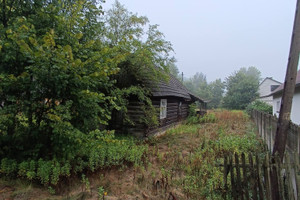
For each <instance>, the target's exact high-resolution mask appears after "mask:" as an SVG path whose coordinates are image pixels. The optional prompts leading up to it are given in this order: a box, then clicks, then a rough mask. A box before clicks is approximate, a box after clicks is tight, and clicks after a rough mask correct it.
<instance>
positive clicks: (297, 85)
mask: <svg viewBox="0 0 300 200" xmlns="http://www.w3.org/2000/svg"><path fill="white" fill-rule="evenodd" d="M299 86H300V70H298V72H297V77H296V86H295V87H299ZM283 87H284V83H283V84H281V85H280V86H279V87H278V88H277V89H276V90H275V91H274V92H272V93H271V95H274V94H278V93H281V92H282V90H283Z"/></svg>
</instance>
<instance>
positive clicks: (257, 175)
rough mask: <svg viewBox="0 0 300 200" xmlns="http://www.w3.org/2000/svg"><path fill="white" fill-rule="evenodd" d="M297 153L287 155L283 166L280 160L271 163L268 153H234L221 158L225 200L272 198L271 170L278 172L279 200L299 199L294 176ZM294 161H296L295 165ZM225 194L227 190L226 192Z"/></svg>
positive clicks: (299, 195)
mask: <svg viewBox="0 0 300 200" xmlns="http://www.w3.org/2000/svg"><path fill="white" fill-rule="evenodd" d="M298 159H299V157H298V154H293V155H292V157H291V156H290V154H286V157H285V163H284V164H281V162H280V160H279V158H278V159H275V163H272V161H271V159H270V156H269V154H267V155H251V154H247V155H245V154H241V155H238V154H234V155H229V156H225V157H224V191H226V192H225V193H224V196H223V198H224V199H234V200H239V199H241V200H244V199H245V200H249V199H253V200H264V199H267V200H269V199H272V197H271V195H272V193H271V178H270V177H271V171H272V170H273V169H274V167H275V168H276V172H278V177H279V179H278V185H279V191H280V195H281V196H280V199H282V200H295V199H300V193H299V191H300V190H299V185H298V183H300V182H299V181H297V180H296V181H295V179H294V177H299V176H295V173H296V172H298V171H299V165H297V164H295V163H299V160H298ZM294 161H295V162H294ZM279 173H280V174H279ZM228 191H230V192H229V193H228Z"/></svg>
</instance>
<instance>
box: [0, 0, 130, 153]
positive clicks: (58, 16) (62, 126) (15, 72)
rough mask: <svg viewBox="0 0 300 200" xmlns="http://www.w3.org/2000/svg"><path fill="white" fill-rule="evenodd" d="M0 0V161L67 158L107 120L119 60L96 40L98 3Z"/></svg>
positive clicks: (89, 0) (99, 25)
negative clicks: (81, 138)
mask: <svg viewBox="0 0 300 200" xmlns="http://www.w3.org/2000/svg"><path fill="white" fill-rule="evenodd" d="M0 2H1V8H0V16H1V18H0V79H1V81H0V102H1V109H0V118H1V120H0V131H1V132H0V147H1V148H0V149H1V150H0V157H4V156H6V157H12V158H17V159H20V158H26V157H31V158H39V157H45V156H47V157H49V158H51V157H66V156H68V153H70V152H71V151H73V150H75V149H73V148H75V147H74V144H77V143H78V142H79V141H80V140H79V139H78V138H76V137H75V136H76V135H77V137H79V136H78V134H79V135H80V134H87V133H89V132H90V131H93V130H96V129H98V128H100V127H101V126H103V125H106V124H107V123H108V121H109V119H110V115H111V111H112V109H113V108H116V107H117V106H116V104H115V100H116V99H115V97H114V96H113V94H112V91H113V90H112V89H113V88H114V81H113V80H112V79H111V76H112V75H114V74H116V73H117V72H118V71H119V68H118V66H117V64H118V63H120V62H121V61H122V59H123V58H124V56H123V55H122V54H120V53H119V52H118V53H116V52H117V48H118V47H110V46H108V45H106V44H105V43H103V42H102V41H101V40H100V38H99V35H100V34H101V31H102V29H103V26H102V23H100V22H99V21H98V20H97V17H98V16H99V15H100V14H101V13H102V10H101V7H99V3H101V2H99V1H98V2H97V1H94V0H52V1H51V0H31V1H19V0H1V1H0ZM62 149H64V151H63V150H62ZM68 149H69V150H68Z"/></svg>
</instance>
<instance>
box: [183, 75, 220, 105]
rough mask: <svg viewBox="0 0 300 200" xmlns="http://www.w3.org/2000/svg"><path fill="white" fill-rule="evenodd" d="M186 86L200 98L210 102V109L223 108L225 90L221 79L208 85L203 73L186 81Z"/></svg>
mask: <svg viewBox="0 0 300 200" xmlns="http://www.w3.org/2000/svg"><path fill="white" fill-rule="evenodd" d="M184 85H185V86H186V87H187V88H188V89H189V90H190V91H192V92H193V93H194V94H196V95H198V96H199V97H200V98H202V99H205V100H208V101H209V103H208V108H219V107H220V106H221V101H222V98H223V94H224V89H225V86H224V83H223V82H222V81H221V79H216V80H215V81H213V82H211V83H208V82H207V80H206V76H205V75H204V74H203V73H196V74H195V75H194V76H193V77H191V78H189V79H188V80H186V81H184Z"/></svg>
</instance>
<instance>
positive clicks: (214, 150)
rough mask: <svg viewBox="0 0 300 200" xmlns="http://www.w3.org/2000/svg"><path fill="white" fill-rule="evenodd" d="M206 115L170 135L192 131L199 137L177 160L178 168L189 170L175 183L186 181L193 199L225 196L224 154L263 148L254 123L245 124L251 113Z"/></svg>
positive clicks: (171, 132)
mask: <svg viewBox="0 0 300 200" xmlns="http://www.w3.org/2000/svg"><path fill="white" fill-rule="evenodd" d="M203 119H206V120H203V121H202V122H201V123H202V125H199V124H194V125H192V124H190V125H189V130H188V131H185V130H186V127H185V125H183V126H179V127H177V128H174V129H172V130H170V131H168V134H169V137H175V136H173V135H174V134H175V135H177V137H180V136H181V135H190V137H191V138H193V140H196V141H197V143H193V144H194V146H192V147H190V148H189V149H191V150H189V151H190V153H189V154H188V155H186V156H183V155H182V158H180V159H178V160H176V161H175V162H174V163H176V166H175V168H176V169H177V170H179V171H180V170H183V172H184V174H185V175H184V177H181V178H178V179H177V180H176V181H174V184H175V185H177V186H179V185H183V192H184V193H185V194H186V196H187V197H188V198H190V199H223V196H222V195H223V194H224V193H226V192H227V191H225V188H224V187H223V184H224V182H223V178H224V175H223V171H222V170H223V169H222V167H220V166H219V165H220V164H222V163H223V162H224V161H223V159H224V156H225V155H228V154H233V153H242V152H248V153H249V152H258V151H262V150H263V146H262V145H261V143H260V142H259V141H258V139H257V136H256V134H255V133H254V132H253V130H252V129H251V128H250V127H251V126H249V128H246V127H244V126H245V124H244V123H245V122H247V120H248V117H247V116H246V115H245V114H244V113H243V112H242V111H234V112H232V111H231V112H229V111H218V112H213V113H208V115H207V116H204V117H203ZM212 119H213V120H212ZM206 122H209V123H208V124H207V123H206ZM212 123H213V124H212ZM241 132H244V133H243V134H241ZM179 152H180V151H179ZM165 170H166V169H165ZM169 170H170V171H173V170H174V169H169Z"/></svg>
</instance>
